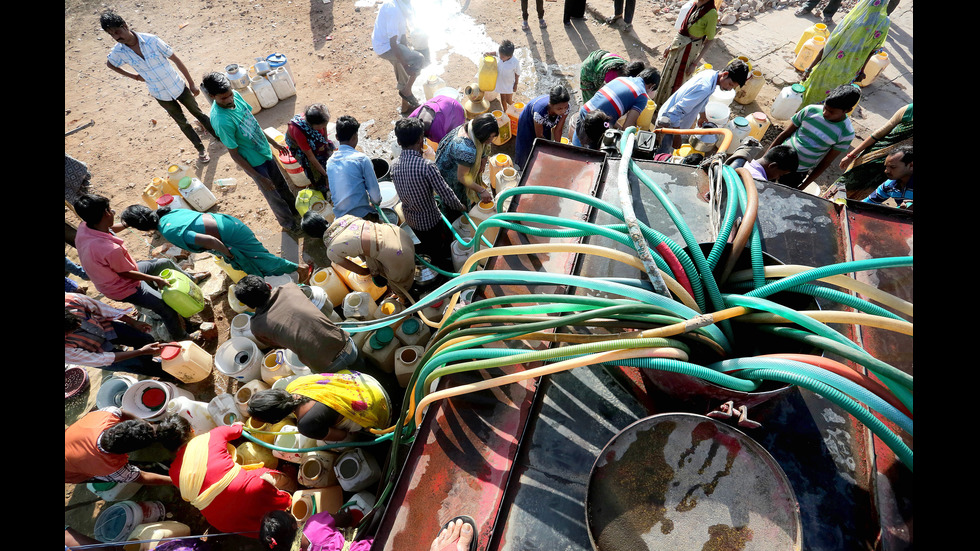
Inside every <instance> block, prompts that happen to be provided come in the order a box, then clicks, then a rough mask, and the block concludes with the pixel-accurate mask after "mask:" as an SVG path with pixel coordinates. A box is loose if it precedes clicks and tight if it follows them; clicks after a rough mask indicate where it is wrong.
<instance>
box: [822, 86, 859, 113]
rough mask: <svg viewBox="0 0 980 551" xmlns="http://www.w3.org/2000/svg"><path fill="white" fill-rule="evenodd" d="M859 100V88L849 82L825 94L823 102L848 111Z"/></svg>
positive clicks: (828, 105)
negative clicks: (825, 97)
mask: <svg viewBox="0 0 980 551" xmlns="http://www.w3.org/2000/svg"><path fill="white" fill-rule="evenodd" d="M859 101H861V89H860V88H858V87H857V86H851V85H850V84H842V85H841V86H838V87H837V88H834V89H833V90H831V91H830V93H829V94H827V99H826V100H824V102H823V104H824V105H826V106H827V107H833V108H834V109H843V110H844V111H850V110H851V109H853V108H854V106H855V105H857V103H858V102H859Z"/></svg>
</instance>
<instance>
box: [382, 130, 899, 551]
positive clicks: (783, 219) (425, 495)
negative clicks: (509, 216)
mask: <svg viewBox="0 0 980 551" xmlns="http://www.w3.org/2000/svg"><path fill="white" fill-rule="evenodd" d="M574 154H575V151H574V150H572V149H571V148H564V147H563V146H559V145H557V144H555V145H552V146H546V147H542V148H538V147H536V148H535V150H534V152H532V158H531V160H530V161H529V162H528V165H527V166H528V169H529V171H528V173H527V174H526V175H525V176H524V178H523V180H522V183H528V184H533V185H542V184H545V185H547V184H548V183H553V185H562V184H563V183H567V182H573V183H574V182H576V181H578V183H577V184H576V185H577V186H578V187H586V186H585V185H584V183H585V182H586V181H588V185H589V186H593V187H595V188H596V189H597V192H596V194H597V196H599V197H601V198H603V199H604V200H606V201H608V202H610V203H612V204H617V202H618V201H617V199H616V191H615V185H610V181H611V180H612V179H614V178H615V174H616V169H617V163H618V159H610V160H607V162H606V163H605V167H604V168H600V167H599V166H590V167H582V166H579V167H576V166H575V165H576V164H579V165H582V164H585V165H589V164H590V163H583V162H582V161H583V159H581V158H580V159H578V160H576V158H575V155H574ZM549 163H553V165H549ZM640 165H641V166H642V167H643V169H644V170H645V171H646V172H647V174H650V175H651V176H653V177H654V179H655V180H657V181H658V182H660V184H661V185H662V186H663V188H664V189H665V190H666V191H667V193H668V195H669V196H670V198H671V200H672V201H673V202H674V204H675V205H676V206H677V208H678V210H679V211H680V212H681V213H682V215H683V216H684V218H685V220H686V221H687V223H688V224H689V225H690V227H691V230H692V232H693V234H694V236H695V238H696V239H697V240H698V241H701V242H704V241H710V240H713V238H714V236H713V235H712V232H711V229H710V212H709V205H708V204H707V202H706V201H705V200H704V199H703V197H704V194H705V192H706V191H707V177H706V176H705V175H704V174H703V173H699V172H698V171H697V170H696V169H691V168H690V167H683V166H678V165H665V164H663V163H654V162H647V161H640ZM555 167H561V168H560V170H558V169H556V168H555ZM583 170H585V171H586V172H585V173H586V174H588V175H589V176H588V177H584V176H579V177H576V175H582V174H583V172H582V171H583ZM591 178H594V180H591V181H589V180H590V179H591ZM756 185H757V189H758V191H759V196H760V206H759V223H760V226H761V228H762V233H763V247H764V250H765V251H766V252H768V253H769V254H772V255H773V256H775V257H776V258H778V259H779V260H781V261H783V262H785V263H790V264H804V265H811V266H823V265H828V264H834V263H838V262H842V261H846V260H850V259H852V258H867V257H881V256H902V255H907V254H911V233H912V230H911V224H910V221H909V219H907V218H905V219H903V218H901V217H899V218H895V217H891V216H888V215H887V214H885V215H882V214H881V213H880V212H877V211H874V210H871V211H868V212H867V213H865V212H863V211H862V210H861V209H860V207H857V208H854V209H847V210H841V208H840V207H839V206H836V205H834V204H833V203H830V202H828V201H824V200H821V199H818V198H816V197H813V196H809V195H806V194H803V193H801V192H797V191H795V190H791V189H789V188H786V187H785V186H779V185H776V184H768V183H762V182H756ZM631 186H633V195H634V210H635V211H636V213H637V218H639V219H640V220H641V221H644V222H646V223H648V224H649V225H650V226H652V227H654V228H656V229H657V230H659V231H660V232H662V233H664V234H666V235H667V236H668V237H670V238H671V239H673V240H675V241H676V242H678V243H680V244H681V245H682V246H683V239H682V238H681V235H680V233H679V231H678V230H676V228H675V227H674V225H673V223H672V222H671V221H670V220H669V218H668V217H667V213H666V211H665V210H664V209H663V207H662V206H660V205H659V202H658V201H657V200H656V198H655V197H654V196H653V194H652V193H651V192H649V191H648V190H646V189H645V187H643V186H642V184H640V183H639V182H638V181H637V180H636V179H635V178H632V177H631ZM641 188H642V189H641ZM579 191H584V192H586V193H587V192H588V190H583V189H579ZM529 199H530V197H529V196H525V197H522V198H521V199H520V201H524V204H523V207H521V208H520V209H519V210H521V211H525V212H530V211H534V212H541V213H544V214H554V213H555V212H562V216H581V215H582V214H584V212H585V211H584V210H581V211H573V210H567V209H571V206H569V205H567V204H565V205H562V204H560V203H561V202H560V201H558V200H557V199H555V198H548V199H546V200H545V199H544V198H541V197H538V198H535V200H534V204H532V201H531V200H529ZM520 201H515V205H520V204H521V203H520ZM515 208H517V207H515V206H514V205H512V207H511V210H514V209H515ZM525 209H526V210H525ZM566 210H567V212H566ZM845 214H846V215H847V216H846V220H845V216H844V215H845ZM591 221H593V222H595V223H597V224H614V223H619V222H618V221H616V220H614V219H612V218H611V217H610V216H608V215H606V214H604V213H599V212H597V213H595V214H593V215H592V216H591ZM531 240H532V239H528V238H526V237H523V236H521V237H518V234H514V233H512V232H506V231H502V232H501V235H500V237H499V238H498V242H497V244H498V245H503V244H510V243H519V242H529V241H531ZM586 242H590V243H593V244H601V245H604V246H608V247H611V248H615V249H618V250H624V251H629V249H628V248H626V247H625V246H623V245H620V244H618V243H614V242H611V241H609V240H607V239H603V238H590V239H588V240H586ZM862 255H864V256H862ZM488 268H489V269H495V268H496V269H529V270H547V271H553V272H558V273H569V272H572V273H578V274H580V275H585V276H591V277H622V278H638V277H640V273H639V272H638V271H637V270H634V269H632V268H627V267H624V266H623V265H620V264H618V263H612V262H610V261H607V260H605V259H602V258H593V257H591V256H588V257H582V258H576V257H575V256H574V255H534V256H529V257H519V258H514V257H510V258H508V259H491V263H490V265H489V266H488ZM880 272H882V273H881V274H877V273H870V274H865V275H864V276H862V277H867V278H868V281H869V282H871V283H872V284H875V285H878V286H881V287H882V288H885V289H886V291H889V292H893V293H895V294H897V295H899V296H903V297H904V298H907V299H908V300H911V298H912V297H911V281H912V280H911V270H908V271H907V273H906V274H903V275H896V274H884V272H885V271H880ZM883 274H884V275H883ZM564 291H566V290H565V289H561V288H554V289H543V288H538V287H536V288H535V289H534V290H533V291H531V290H529V289H528V288H526V287H521V286H507V287H491V288H487V289H484V290H483V295H482V296H499V295H503V294H508V295H511V294H527V293H529V292H539V293H541V292H564ZM577 291H578V292H581V291H580V290H577ZM478 296H481V295H478ZM820 307H821V308H828V307H830V308H841V307H840V306H838V305H827V304H824V303H823V302H821V303H820ZM834 327H835V328H836V329H838V330H841V331H842V332H843V333H844V334H845V336H847V337H848V338H851V339H852V340H855V341H858V342H862V339H863V342H864V343H865V345H866V346H868V349H869V351H872V353H873V354H875V355H876V356H877V355H878V354H885V355H886V356H887V357H889V358H890V359H886V360H885V361H889V362H890V363H893V365H898V366H900V367H901V368H903V369H906V368H907V369H908V370H909V372H911V354H910V352H911V340H910V339H908V342H903V341H902V339H898V340H897V341H896V340H895V337H894V335H892V334H887V335H885V334H884V332H875V331H868V330H867V329H865V330H863V331H861V330H854V329H853V328H852V327H851V326H846V327H844V326H834ZM889 354H893V355H891V356H889ZM903 356H904V357H903ZM835 359H838V360H840V358H835ZM578 371H581V373H578ZM610 371H611V372H612V375H613V376H612V377H610V373H609V372H610ZM615 375H617V370H608V371H607V370H605V369H602V368H598V367H594V366H593V367H589V368H584V369H581V370H577V371H576V372H573V373H568V374H562V375H561V376H558V375H556V376H552V377H545V378H543V379H542V380H541V381H540V382H539V385H540V386H530V385H528V386H524V385H508V386H507V387H505V388H507V389H508V394H506V395H504V396H496V399H497V400H498V401H500V402H501V403H507V404H513V405H512V406H508V407H503V408H500V407H495V406H492V405H491V403H490V401H492V400H493V398H492V397H491V393H481V394H484V395H485V396H482V397H481V396H480V394H476V395H473V397H472V398H469V397H465V396H464V397H460V398H458V399H456V400H452V401H449V402H447V403H445V404H433V406H432V408H431V411H430V412H429V414H428V415H427V416H426V419H425V422H424V423H423V427H422V431H421V432H420V435H419V437H418V440H417V442H416V444H415V446H413V448H412V451H411V453H410V454H409V460H408V462H407V463H406V465H405V467H404V469H403V472H402V475H401V479H400V481H399V485H398V488H397V490H396V493H395V496H394V497H393V499H392V500H391V502H390V505H389V507H388V511H387V513H386V516H385V518H384V520H383V522H382V527H381V530H379V533H378V539H377V540H376V541H377V542H380V543H379V544H377V545H376V546H375V548H376V549H382V548H383V549H415V548H419V549H424V548H426V547H427V545H426V544H427V542H428V541H430V540H431V538H429V537H428V536H429V535H431V534H434V533H435V531H437V530H438V527H439V526H441V524H442V523H443V522H445V521H446V520H448V519H449V518H452V517H453V516H455V515H456V514H464V513H465V514H470V515H471V516H474V518H475V519H476V520H477V526H478V537H479V542H480V545H479V548H480V549H495V550H496V549H513V550H524V549H568V550H577V549H584V550H587V549H590V548H591V546H590V542H589V540H588V537H587V533H586V531H585V530H584V520H583V517H582V516H580V514H581V513H582V511H583V507H584V506H583V501H582V499H581V498H582V496H583V495H584V494H583V484H584V477H585V476H586V475H587V473H588V469H589V466H590V463H589V462H588V460H587V459H588V458H589V457H593V456H595V454H596V453H597V449H599V448H600V447H601V445H602V444H601V443H600V441H601V440H602V438H604V437H605V436H606V435H608V434H610V433H611V432H613V431H615V430H617V429H618V428H621V427H622V426H624V423H628V420H629V419H632V418H638V417H642V416H646V415H649V414H653V413H661V412H667V411H688V410H685V409H684V408H683V407H680V408H679V407H677V406H676V404H674V403H673V402H672V401H671V400H669V397H667V396H664V395H663V394H662V393H658V392H656V389H655V388H652V387H651V386H650V385H646V388H647V389H650V394H649V395H645V396H641V397H637V398H638V399H637V400H634V401H630V400H627V399H623V398H622V397H621V396H619V393H621V392H624V391H623V389H622V388H620V387H619V386H617V385H616V383H617V382H619V383H620V384H622V379H623V377H622V373H619V374H618V375H619V377H616V376H615ZM471 377H475V375H471ZM583 378H589V379H590V381H592V383H591V384H594V385H596V386H590V385H588V384H585V385H583V384H582V380H581V379H583ZM577 379H579V380H577ZM610 381H612V382H610ZM628 382H629V381H627V383H628ZM598 386H602V387H603V388H604V390H606V391H610V392H612V393H613V394H614V395H617V397H616V399H610V398H607V397H605V396H603V395H602V392H600V391H598V390H597V388H598ZM625 387H626V388H627V389H633V390H636V389H637V388H638V385H636V384H625ZM535 391H537V395H536V396H535V395H534V393H535ZM513 392H517V394H513ZM470 400H474V401H475V402H474V403H473V404H472V405H471V404H470ZM484 401H485V402H484ZM613 404H614V405H613ZM695 413H704V412H703V411H698V412H695ZM750 416H751V417H752V418H755V417H757V416H758V417H764V418H765V423H764V425H763V426H762V427H761V428H758V429H745V430H744V432H745V433H746V434H747V435H748V436H750V437H751V438H753V439H754V440H755V441H756V442H758V443H759V444H760V445H761V446H762V447H764V448H765V449H766V450H767V451H768V452H769V453H770V454H771V455H772V456H773V458H775V460H776V462H777V463H778V464H779V466H780V467H781V468H782V470H783V472H784V473H785V474H786V477H787V479H788V480H789V483H790V486H791V488H792V490H793V492H794V493H795V495H796V498H797V499H798V501H799V504H800V516H801V534H802V540H803V542H804V546H805V548H807V549H814V550H828V551H829V550H835V551H836V550H838V549H872V548H875V547H876V545H878V540H879V539H880V540H881V543H882V546H883V548H884V549H889V550H890V549H908V548H911V502H912V501H911V500H912V498H911V496H912V483H911V473H909V472H908V469H906V468H905V467H903V466H902V465H900V464H899V463H898V462H897V460H895V458H894V457H893V456H891V454H890V452H889V451H888V450H887V448H886V447H885V446H883V445H882V443H881V442H877V441H876V439H874V438H872V437H871V435H870V432H869V431H868V430H867V429H866V428H865V427H863V426H862V425H860V424H859V423H857V422H856V421H855V420H854V419H853V418H852V417H851V416H850V415H849V414H847V413H846V412H845V411H843V410H842V409H841V408H839V407H838V406H836V405H835V404H833V403H832V402H830V401H829V400H826V399H824V398H822V397H821V396H818V395H816V394H813V393H811V392H809V391H806V390H800V389H797V388H793V389H791V391H790V392H788V393H784V394H783V395H781V396H779V397H777V398H775V399H773V400H771V401H769V402H766V403H764V404H761V405H759V406H757V407H756V408H753V412H752V414H751V415H750ZM503 426H506V427H508V430H510V429H513V430H512V431H509V432H506V434H507V435H509V437H510V438H505V437H503V436H502V435H501V433H502V432H503V431H502V430H498V427H503ZM480 429H485V430H483V432H480ZM440 433H445V434H442V435H440ZM521 435H523V436H524V440H521V441H520V443H519V442H518V441H517V440H518V439H520V438H521ZM484 438H485V439H486V441H484V440H483V439H484ZM467 442H468V444H467ZM478 442H479V444H477V443H478ZM519 446H522V447H519ZM464 451H466V453H463V452H464ZM518 452H519V453H518ZM471 454H473V455H476V456H477V457H470V455H471ZM450 456H452V459H450ZM487 458H492V459H493V461H494V463H493V468H488V467H487V465H489V459H487ZM457 462H458V464H457ZM508 468H509V469H510V471H511V472H510V478H509V482H508V479H507V477H504V476H503V471H504V470H507V469H508ZM461 509H463V510H461ZM474 513H475V514H474ZM419 534H424V535H425V536H426V537H425V538H421V537H419ZM488 545H489V547H488Z"/></svg>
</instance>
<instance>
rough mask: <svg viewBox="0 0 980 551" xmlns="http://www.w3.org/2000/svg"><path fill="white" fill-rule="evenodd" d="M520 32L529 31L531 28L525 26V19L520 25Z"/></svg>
mask: <svg viewBox="0 0 980 551" xmlns="http://www.w3.org/2000/svg"><path fill="white" fill-rule="evenodd" d="M521 30H522V31H529V30H531V26H530V25H528V24H527V19H525V20H524V22H523V23H521Z"/></svg>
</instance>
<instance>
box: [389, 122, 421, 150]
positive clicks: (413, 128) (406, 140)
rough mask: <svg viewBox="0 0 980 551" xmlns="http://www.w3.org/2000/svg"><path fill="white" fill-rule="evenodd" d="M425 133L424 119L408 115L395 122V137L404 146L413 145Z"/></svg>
mask: <svg viewBox="0 0 980 551" xmlns="http://www.w3.org/2000/svg"><path fill="white" fill-rule="evenodd" d="M424 135H425V123H424V122H422V119H417V118H415V117H407V118H404V119H400V120H398V121H396V122H395V138H396V139H397V140H398V145H399V146H400V147H402V148H405V147H411V146H413V145H415V144H417V143H419V140H420V139H422V136H424Z"/></svg>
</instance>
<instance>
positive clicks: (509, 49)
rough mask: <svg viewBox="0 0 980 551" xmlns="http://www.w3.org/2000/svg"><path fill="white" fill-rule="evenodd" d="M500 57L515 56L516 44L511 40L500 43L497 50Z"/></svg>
mask: <svg viewBox="0 0 980 551" xmlns="http://www.w3.org/2000/svg"><path fill="white" fill-rule="evenodd" d="M497 51H498V52H500V55H506V56H512V55H514V43H513V42H511V41H510V40H504V41H503V42H501V43H500V48H498V49H497Z"/></svg>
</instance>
